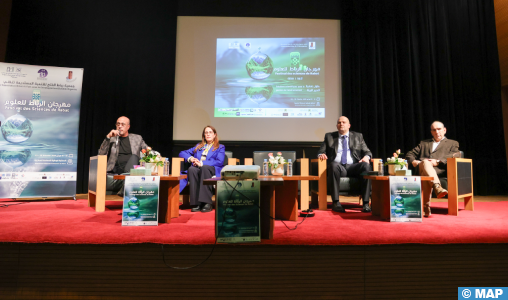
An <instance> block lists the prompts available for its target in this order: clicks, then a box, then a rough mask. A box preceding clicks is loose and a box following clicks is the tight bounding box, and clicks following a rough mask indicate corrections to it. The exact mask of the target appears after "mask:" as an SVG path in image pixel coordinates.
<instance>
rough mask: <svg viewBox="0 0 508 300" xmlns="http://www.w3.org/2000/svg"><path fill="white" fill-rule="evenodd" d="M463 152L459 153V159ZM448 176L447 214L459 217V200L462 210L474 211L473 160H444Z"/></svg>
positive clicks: (456, 158)
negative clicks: (462, 201)
mask: <svg viewBox="0 0 508 300" xmlns="http://www.w3.org/2000/svg"><path fill="white" fill-rule="evenodd" d="M462 155H463V152H462V151H461V157H463V156H462ZM446 168H447V170H446V172H447V175H448V178H447V179H448V186H447V187H448V214H449V215H454V216H458V215H459V199H460V198H463V199H464V209H466V210H471V211H472V210H474V196H473V160H472V159H467V158H459V157H452V158H448V159H447V160H446Z"/></svg>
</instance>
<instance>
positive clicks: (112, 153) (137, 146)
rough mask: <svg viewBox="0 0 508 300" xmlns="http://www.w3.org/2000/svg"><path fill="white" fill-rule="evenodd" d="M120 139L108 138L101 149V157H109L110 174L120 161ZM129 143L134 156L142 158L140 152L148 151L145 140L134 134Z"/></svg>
mask: <svg viewBox="0 0 508 300" xmlns="http://www.w3.org/2000/svg"><path fill="white" fill-rule="evenodd" d="M117 139H118V137H112V138H110V139H108V138H106V139H105V140H104V141H103V142H102V145H101V148H100V149H99V155H108V156H109V157H108V172H111V171H113V169H114V168H115V164H116V161H117V160H118V149H117V145H116V140H117ZM129 142H130V144H131V152H132V154H134V155H137V156H138V157H139V156H140V154H139V152H141V149H146V148H147V147H148V145H147V144H146V143H145V141H144V140H143V138H142V137H141V136H140V135H138V134H134V133H129Z"/></svg>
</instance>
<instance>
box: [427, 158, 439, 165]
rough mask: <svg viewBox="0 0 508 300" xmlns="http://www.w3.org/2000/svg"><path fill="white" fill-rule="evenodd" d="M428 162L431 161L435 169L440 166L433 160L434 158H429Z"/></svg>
mask: <svg viewBox="0 0 508 300" xmlns="http://www.w3.org/2000/svg"><path fill="white" fill-rule="evenodd" d="M427 160H428V161H430V162H431V163H432V166H433V167H437V165H439V163H438V162H437V160H436V159H433V158H429V159H427Z"/></svg>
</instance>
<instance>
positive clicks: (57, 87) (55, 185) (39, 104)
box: [0, 63, 83, 199]
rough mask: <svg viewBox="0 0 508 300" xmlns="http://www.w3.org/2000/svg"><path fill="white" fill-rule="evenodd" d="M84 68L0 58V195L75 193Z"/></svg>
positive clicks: (34, 196)
mask: <svg viewBox="0 0 508 300" xmlns="http://www.w3.org/2000/svg"><path fill="white" fill-rule="evenodd" d="M82 82H83V69H78V68H60V67H51V66H31V65H22V64H11V63H0V132H1V134H0V198H11V199H20V198H41V197H73V198H74V199H75V198H76V179H77V162H78V136H79V115H80V114H79V111H80V106H81V86H82Z"/></svg>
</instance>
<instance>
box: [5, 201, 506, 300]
mask: <svg viewBox="0 0 508 300" xmlns="http://www.w3.org/2000/svg"><path fill="white" fill-rule="evenodd" d="M111 197H115V196H111ZM83 198H84V195H82V196H80V197H78V200H77V201H74V200H38V201H34V200H22V201H20V200H17V201H13V200H0V206H2V207H0V216H1V218H0V241H1V243H0V253H1V255H0V265H1V266H2V268H0V298H1V299H16V300H19V299H122V300H124V299H183V298H185V299H205V298H206V299H221V300H223V299H239V298H242V299H260V298H266V299H274V298H277V299H348V300H349V299H409V298H411V299H416V298H420V299H426V298H433V299H435V298H439V299H456V297H457V287H459V286H504V285H505V284H506V282H507V280H508V273H507V272H506V271H505V270H506V267H507V266H508V260H507V259H506V251H508V244H507V243H506V241H508V226H507V225H508V221H507V220H508V218H507V215H508V197H507V196H501V197H476V199H475V210H474V211H465V210H462V209H460V211H459V216H449V215H447V214H446V213H447V209H446V205H447V202H444V201H442V200H439V201H438V200H437V199H436V200H435V201H434V202H433V203H432V216H431V218H428V219H424V220H423V223H411V224H408V223H390V222H385V221H381V220H380V219H379V218H378V217H372V215H371V214H366V213H361V208H360V206H359V205H358V202H357V201H358V200H357V198H352V197H351V198H348V199H343V200H347V201H350V203H346V204H345V205H344V207H345V208H346V210H347V213H334V212H332V211H331V210H327V211H316V216H315V217H314V218H308V219H307V220H305V222H303V223H302V224H300V225H299V226H298V229H296V230H293V231H290V230H288V229H287V228H286V227H285V226H284V224H282V223H281V222H280V221H276V222H275V231H274V239H273V240H262V242H261V243H252V244H218V245H213V243H214V213H201V212H196V213H191V212H190V210H189V209H185V210H180V217H178V218H175V219H172V222H171V223H170V224H163V223H160V224H159V226H153V227H122V225H121V222H120V214H121V202H116V201H107V203H106V211H105V212H104V213H96V212H95V211H94V209H92V208H89V207H87V200H86V199H83ZM18 203H21V204H18ZM6 205H8V206H6ZM462 205H463V204H462V203H460V204H459V208H462V207H463V206H462ZM300 221H301V218H300V219H299V221H298V222H289V221H287V222H286V224H287V225H288V226H289V227H290V228H292V227H294V226H295V225H296V224H297V223H299V222H300ZM163 245H164V246H163ZM198 264H199V265H198ZM196 265H198V266H196ZM194 266H196V267H194ZM175 267H177V268H188V267H191V268H190V269H183V270H182V269H175Z"/></svg>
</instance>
